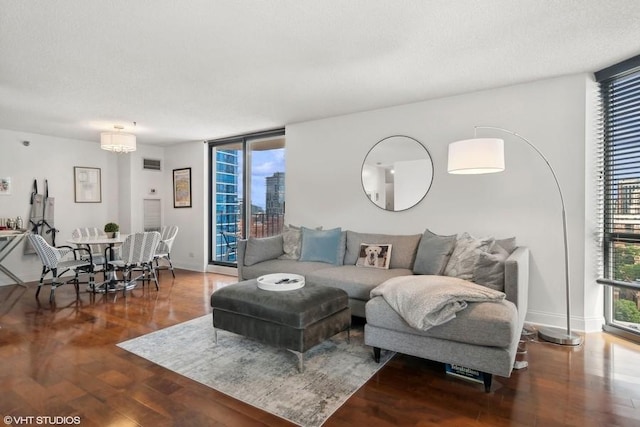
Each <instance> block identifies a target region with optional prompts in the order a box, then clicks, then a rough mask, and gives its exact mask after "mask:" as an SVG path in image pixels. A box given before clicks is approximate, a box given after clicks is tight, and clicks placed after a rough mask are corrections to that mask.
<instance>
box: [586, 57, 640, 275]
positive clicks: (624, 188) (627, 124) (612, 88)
mask: <svg viewBox="0 0 640 427" xmlns="http://www.w3.org/2000/svg"><path fill="white" fill-rule="evenodd" d="M596 79H597V80H598V82H599V83H600V90H601V101H602V105H603V108H604V110H603V113H604V115H603V123H602V125H603V129H602V130H603V148H604V189H603V190H604V191H603V192H602V195H603V197H604V201H603V210H604V212H603V213H604V218H603V219H604V238H605V241H604V244H605V245H604V261H605V272H604V273H605V277H606V278H608V279H612V280H617V281H623V282H635V281H636V280H637V279H640V277H635V276H636V275H637V274H638V273H636V271H637V269H631V268H628V266H629V265H633V264H638V263H640V259H635V258H636V256H635V255H634V254H635V252H638V253H640V57H636V58H632V59H631V60H629V61H625V63H621V64H618V65H616V66H614V67H611V68H609V69H605V70H602V71H601V72H598V73H596ZM634 247H635V248H634ZM625 271H626V272H627V273H625Z"/></svg>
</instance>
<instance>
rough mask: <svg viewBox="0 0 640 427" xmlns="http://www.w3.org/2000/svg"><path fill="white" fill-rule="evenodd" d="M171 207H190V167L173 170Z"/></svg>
mask: <svg viewBox="0 0 640 427" xmlns="http://www.w3.org/2000/svg"><path fill="white" fill-rule="evenodd" d="M173 207H174V208H190V207H191V168H182V169H174V170H173Z"/></svg>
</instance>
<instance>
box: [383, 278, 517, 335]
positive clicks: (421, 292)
mask: <svg viewBox="0 0 640 427" xmlns="http://www.w3.org/2000/svg"><path fill="white" fill-rule="evenodd" d="M375 296H382V297H383V298H384V300H385V301H386V302H387V304H389V305H390V306H391V307H392V308H393V309H394V310H395V311H396V312H397V313H398V314H399V315H400V316H402V318H403V319H404V320H405V321H406V322H407V323H408V324H409V325H411V326H412V327H414V328H416V329H420V330H422V331H426V330H428V329H430V328H431V327H433V326H437V325H441V324H443V323H445V322H448V321H449V320H451V319H453V318H455V317H456V313H457V312H458V311H460V310H463V309H465V308H466V307H467V302H480V301H501V300H503V299H504V298H505V294H504V293H502V292H498V291H494V290H493V289H489V288H487V287H485V286H480V285H476V284H475V283H471V282H469V281H467V280H463V279H458V278H456V277H448V276H428V275H416V276H399V277H394V278H392V279H389V280H387V281H385V282H383V283H381V284H380V285H379V286H378V287H376V288H375V289H373V290H372V291H371V298H373V297H375Z"/></svg>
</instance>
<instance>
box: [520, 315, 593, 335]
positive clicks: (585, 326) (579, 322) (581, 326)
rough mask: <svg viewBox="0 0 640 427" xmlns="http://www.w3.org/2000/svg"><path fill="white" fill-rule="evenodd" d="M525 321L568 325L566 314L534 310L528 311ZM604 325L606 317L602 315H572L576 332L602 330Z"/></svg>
mask: <svg viewBox="0 0 640 427" xmlns="http://www.w3.org/2000/svg"><path fill="white" fill-rule="evenodd" d="M525 322H526V323H530V324H533V325H537V326H547V327H552V328H562V329H565V328H566V327H567V318H566V317H565V316H560V315H558V314H555V313H546V312H540V311H532V310H529V311H527V317H526V319H525ZM602 325H604V318H603V317H600V316H595V317H590V318H584V317H576V316H571V330H573V331H576V332H583V333H585V332H586V333H588V332H600V331H602Z"/></svg>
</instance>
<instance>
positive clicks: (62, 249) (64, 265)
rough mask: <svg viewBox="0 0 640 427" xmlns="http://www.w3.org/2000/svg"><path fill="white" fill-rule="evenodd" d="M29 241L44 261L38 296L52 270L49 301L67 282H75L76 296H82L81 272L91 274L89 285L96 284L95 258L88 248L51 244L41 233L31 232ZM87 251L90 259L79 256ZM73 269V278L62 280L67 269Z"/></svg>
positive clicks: (51, 300)
mask: <svg viewBox="0 0 640 427" xmlns="http://www.w3.org/2000/svg"><path fill="white" fill-rule="evenodd" d="M27 238H28V239H29V242H31V245H32V246H33V248H34V249H35V250H36V253H37V254H38V257H40V261H41V262H42V274H41V275H40V283H39V284H38V290H37V291H36V298H38V296H39V295H40V289H41V288H42V285H43V284H44V278H45V276H46V275H47V274H48V273H49V272H51V275H52V276H53V278H52V279H51V294H50V295H49V302H53V300H54V296H55V295H54V294H55V290H56V288H57V287H58V286H62V285H65V284H67V283H73V284H74V285H75V288H76V297H77V298H78V297H80V286H79V285H80V280H79V278H78V275H79V273H80V272H83V273H88V274H89V286H90V287H92V288H93V287H94V286H95V280H94V271H93V260H92V259H91V253H90V252H89V250H88V249H86V248H72V247H71V246H57V247H54V246H51V245H49V243H47V241H46V240H45V239H44V237H42V236H40V235H39V234H31V233H30V234H29V235H28V236H27ZM84 252H86V253H87V254H88V256H89V259H82V258H81V257H79V255H78V254H79V253H84ZM71 253H72V254H73V258H72V259H71V258H69V254H71ZM69 270H71V271H73V272H74V273H75V274H74V276H73V278H72V279H70V280H67V281H62V280H60V277H61V276H62V275H63V274H64V273H66V272H67V271H69Z"/></svg>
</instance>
